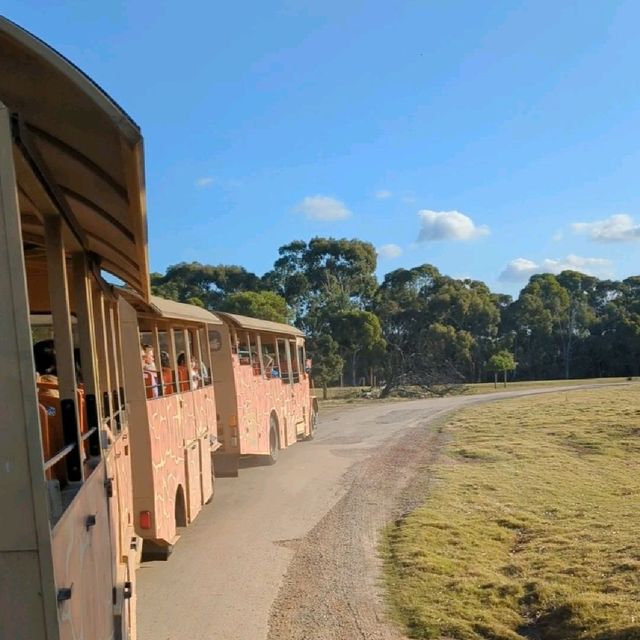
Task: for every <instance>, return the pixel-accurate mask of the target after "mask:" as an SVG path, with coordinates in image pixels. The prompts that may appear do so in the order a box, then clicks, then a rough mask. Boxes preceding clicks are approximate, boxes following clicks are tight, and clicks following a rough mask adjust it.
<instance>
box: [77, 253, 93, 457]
mask: <svg viewBox="0 0 640 640" xmlns="http://www.w3.org/2000/svg"><path fill="white" fill-rule="evenodd" d="M72 268H73V290H74V294H75V302H76V316H77V320H78V325H77V326H78V337H79V340H80V365H81V371H82V382H83V384H84V392H85V403H86V408H87V429H89V430H91V429H94V428H95V431H94V433H93V435H91V436H89V453H90V454H91V455H92V456H99V455H100V433H99V431H100V414H99V404H98V402H99V389H98V382H97V371H96V366H95V359H94V357H95V352H94V345H95V328H94V325H93V314H92V313H91V310H92V308H93V304H92V300H91V296H92V290H91V276H90V275H89V274H90V270H89V266H88V264H87V257H86V255H85V254H83V253H75V254H73V257H72Z"/></svg>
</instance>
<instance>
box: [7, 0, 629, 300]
mask: <svg viewBox="0 0 640 640" xmlns="http://www.w3.org/2000/svg"><path fill="white" fill-rule="evenodd" d="M3 13H4V15H6V16H7V17H8V18H10V19H12V20H14V21H15V22H17V23H18V24H20V25H21V26H23V27H25V28H27V29H28V30H30V31H32V32H33V33H35V34H36V35H37V36H39V37H41V38H42V39H44V40H45V41H46V42H48V43H49V44H50V45H52V46H53V47H55V48H56V49H58V50H59V51H61V52H62V53H63V54H65V55H66V56H67V57H69V58H70V59H71V60H72V61H74V62H75V63H76V64H77V65H78V66H80V67H81V68H82V69H83V70H84V71H85V72H86V73H88V74H89V75H90V76H91V77H92V78H93V79H94V80H95V81H96V82H98V83H99V84H100V85H101V86H102V87H103V88H104V89H105V90H106V91H107V92H108V93H110V94H111V95H112V96H113V97H114V99H116V100H117V101H118V102H119V103H120V104H121V105H122V106H123V107H124V108H125V109H126V110H127V112H128V113H129V114H130V115H131V116H132V117H133V118H134V120H136V122H137V123H138V124H139V125H140V126H141V128H142V130H143V134H144V136H145V146H146V177H147V205H148V216H149V240H150V257H151V266H152V269H153V270H158V271H163V270H164V269H165V268H166V266H167V265H169V264H173V263H175V262H180V261H191V260H198V261H201V262H207V263H212V264H219V263H222V264H241V265H243V266H245V267H246V268H248V269H249V270H252V271H255V272H256V273H258V274H262V273H263V272H264V271H266V270H268V269H269V268H270V267H271V265H272V264H273V261H274V260H275V258H276V256H277V248H278V247H279V246H280V245H282V244H284V243H286V242H289V241H291V240H294V239H304V240H308V239H309V238H311V237H313V236H315V235H327V236H329V235H330V236H335V237H349V238H351V237H358V238H362V239H364V240H368V241H370V242H372V243H373V244H374V245H375V246H376V247H378V248H379V250H380V253H381V255H380V259H379V270H378V271H379V274H380V275H382V274H384V273H385V272H387V271H390V270H392V269H395V268H398V267H411V266H415V265H417V264H422V263H424V262H429V263H432V264H435V265H436V266H437V267H438V268H439V269H440V270H441V271H443V272H444V273H447V274H449V275H452V276H456V277H473V278H478V279H481V280H484V281H485V282H487V284H489V286H490V287H491V288H492V289H493V290H495V291H504V292H508V293H517V291H518V290H519V289H520V288H521V286H523V284H524V282H526V278H527V277H528V276H529V275H530V274H531V273H533V272H535V271H539V270H551V271H554V270H555V271H558V270H559V269H562V268H564V267H571V268H577V269H578V270H583V271H587V272H590V273H593V274H594V275H598V276H600V277H615V278H623V277H627V276H629V275H632V274H638V273H640V261H639V258H638V247H639V246H640V180H639V170H640V75H639V74H638V70H637V69H638V61H640V39H639V38H638V37H637V26H638V24H640V3H637V2H612V1H610V2H604V1H602V2H562V3H558V2H547V1H545V0H538V1H536V2H528V3H523V2H497V1H493V2H475V1H470V2H456V1H451V2H448V1H447V2H444V1H442V2H440V1H438V2H436V1H433V2H428V1H423V2H418V1H407V2H393V3H391V2H349V1H346V0H342V1H341V2H335V1H333V0H324V1H322V2H320V1H317V2H316V1H314V2H311V1H307V0H300V1H298V0H283V1H281V2H278V1H273V2H267V1H265V2H262V1H260V2H258V1H257V0H254V2H236V3H231V2H224V3H223V2H206V1H194V0H184V1H183V2H179V3H178V2H162V1H155V2H146V1H140V2H113V1H109V2H96V1H94V2H87V1H86V0H84V1H82V0H76V1H73V2H71V1H69V2H59V1H55V0H50V1H46V2H45V1H44V0H40V1H37V2H36V1H35V0H19V1H17V0H5V2H4V3H3Z"/></svg>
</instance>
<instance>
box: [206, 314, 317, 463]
mask: <svg viewBox="0 0 640 640" xmlns="http://www.w3.org/2000/svg"><path fill="white" fill-rule="evenodd" d="M216 316H217V317H219V318H220V320H222V326H211V327H210V328H209V344H210V346H211V366H212V368H213V375H214V383H215V385H216V398H217V407H218V424H217V427H218V441H219V444H220V447H219V449H218V450H217V452H216V454H215V456H214V466H215V473H216V475H218V476H235V475H237V474H238V468H239V461H240V458H241V456H243V455H261V456H264V459H265V460H266V461H267V462H268V463H270V464H275V462H276V460H277V458H278V452H279V451H280V450H281V449H285V448H286V447H288V446H290V445H291V444H293V443H295V442H297V441H299V440H310V439H312V438H313V437H314V435H315V431H316V424H317V416H318V401H317V399H316V398H315V396H314V395H312V393H311V388H310V379H309V366H308V365H309V362H308V361H307V355H306V347H305V340H304V334H303V333H302V331H300V330H299V329H297V328H296V327H292V326H290V325H288V324H282V323H279V322H270V321H268V320H259V319H257V318H250V317H247V316H241V315H236V314H232V313H222V312H219V311H216Z"/></svg>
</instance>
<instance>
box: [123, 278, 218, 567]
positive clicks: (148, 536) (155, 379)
mask: <svg viewBox="0 0 640 640" xmlns="http://www.w3.org/2000/svg"><path fill="white" fill-rule="evenodd" d="M122 295H123V296H124V297H125V298H126V299H127V300H128V301H129V302H130V304H131V305H132V306H133V307H134V308H135V309H136V312H137V331H138V332H139V334H138V335H139V341H138V349H135V350H134V352H135V362H133V361H132V363H131V365H130V366H129V367H128V369H127V373H128V375H129V376H130V377H131V380H130V381H129V382H130V385H129V386H130V391H129V400H130V414H131V421H132V424H135V429H133V430H132V433H131V453H132V466H133V504H134V513H135V526H136V532H137V533H138V535H139V536H141V537H142V538H143V540H144V546H143V559H167V558H168V556H169V555H170V553H171V551H172V549H173V545H174V544H175V543H176V542H177V540H178V537H179V530H180V528H181V527H186V526H187V525H188V524H190V523H191V522H192V521H193V520H194V519H195V518H196V516H197V515H198V513H199V512H200V510H201V509H202V507H203V505H204V504H206V503H207V502H209V501H210V499H211V497H212V495H213V473H212V468H211V454H212V451H213V450H215V448H216V446H217V441H216V401H215V396H214V386H213V381H212V377H211V359H210V353H211V349H210V347H209V333H210V332H211V331H214V330H216V329H217V330H220V329H221V328H222V322H221V321H220V320H219V319H218V318H217V317H216V316H214V315H213V314H212V313H209V312H208V311H205V310H204V309H202V308H200V307H197V306H194V305H190V304H183V303H180V302H174V301H172V300H165V299H163V298H159V297H157V296H151V297H150V301H149V302H145V301H144V300H142V299H141V298H139V297H138V296H135V295H133V294H132V293H130V292H128V291H126V290H125V291H122Z"/></svg>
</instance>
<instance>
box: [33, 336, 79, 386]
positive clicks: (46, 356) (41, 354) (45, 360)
mask: <svg viewBox="0 0 640 640" xmlns="http://www.w3.org/2000/svg"><path fill="white" fill-rule="evenodd" d="M33 359H34V361H35V365H36V371H37V372H38V373H39V374H40V375H47V374H49V375H53V376H57V375H58V368H57V365H56V347H55V343H54V341H53V340H51V339H49V340H40V342H36V343H35V344H34V345H33ZM73 365H74V369H75V372H76V382H77V383H78V384H82V368H81V362H80V349H79V348H78V347H75V348H74V349H73Z"/></svg>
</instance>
